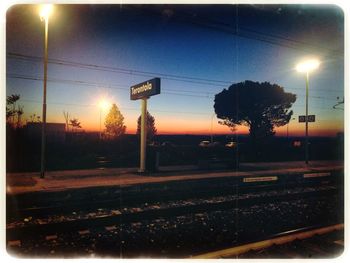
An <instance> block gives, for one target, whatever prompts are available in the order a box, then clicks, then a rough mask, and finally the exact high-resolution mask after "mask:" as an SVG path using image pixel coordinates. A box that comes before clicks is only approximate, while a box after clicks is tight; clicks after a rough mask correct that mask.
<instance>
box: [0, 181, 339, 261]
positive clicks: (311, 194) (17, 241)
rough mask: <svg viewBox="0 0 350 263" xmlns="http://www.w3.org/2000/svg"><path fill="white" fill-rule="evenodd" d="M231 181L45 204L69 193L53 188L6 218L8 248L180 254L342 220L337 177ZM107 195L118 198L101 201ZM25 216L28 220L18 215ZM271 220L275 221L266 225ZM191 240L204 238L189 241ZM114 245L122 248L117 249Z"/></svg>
mask: <svg viewBox="0 0 350 263" xmlns="http://www.w3.org/2000/svg"><path fill="white" fill-rule="evenodd" d="M338 178H339V177H338ZM235 180H236V181H235ZM235 180H227V179H225V180H221V179H220V180H204V181H202V182H201V183H199V184H198V182H193V184H191V182H190V183H189V182H186V183H185V187H184V184H181V183H175V184H163V185H160V184H151V185H146V186H141V187H140V186H136V187H135V186H134V187H129V188H124V189H118V188H110V189H108V191H106V192H105V193H104V194H102V195H99V196H98V198H93V199H88V200H87V201H84V196H86V195H88V194H91V191H86V192H84V194H83V196H80V195H79V194H77V195H76V196H73V197H72V196H70V197H69V199H65V200H64V202H66V203H67V202H68V203H69V204H68V205H64V203H62V202H59V201H58V200H54V202H53V203H54V205H52V206H47V205H46V204H47V203H49V202H50V201H52V200H53V198H56V199H59V198H60V197H62V196H65V195H67V193H58V194H57V196H55V195H54V193H53V194H52V196H51V197H50V198H49V200H44V201H43V202H41V203H40V202H39V204H38V206H37V207H34V206H33V203H31V202H22V203H21V202H20V205H19V207H20V208H21V209H19V210H18V211H17V212H14V214H9V215H8V217H7V229H6V240H7V247H8V249H10V250H13V249H14V251H17V252H19V253H23V254H21V255H22V256H23V255H29V256H30V255H33V253H34V254H40V255H44V256H47V255H50V253H51V252H52V251H56V250H57V251H60V252H59V253H61V256H67V255H72V256H82V255H102V256H113V257H115V256H116V257H135V256H136V257H139V256H140V254H139V253H140V248H142V249H143V253H146V254H143V255H144V256H146V257H159V256H162V255H163V257H177V258H178V257H188V256H190V255H196V254H197V255H199V254H202V253H203V252H205V251H208V250H212V251H214V250H215V249H222V248H224V247H227V245H228V244H230V243H232V242H233V243H234V244H235V245H238V244H242V242H243V243H247V242H248V241H252V240H253V239H254V238H255V237H256V235H257V233H258V231H262V232H261V233H260V234H259V236H260V237H262V238H267V237H270V236H271V235H275V234H276V233H281V232H285V231H287V230H293V229H296V228H300V227H306V226H308V224H311V225H313V226H315V225H319V224H326V225H329V224H336V223H342V222H343V216H342V213H343V212H342V209H343V196H344V194H343V185H342V182H341V181H339V180H338V179H336V177H327V178H319V179H317V178H316V180H315V179H314V178H312V179H309V178H308V179H307V180H296V181H295V180H288V178H287V177H286V178H285V180H279V181H278V182H277V183H276V182H272V183H271V182H256V183H243V180H241V181H240V183H237V179H236V178H235ZM182 187H184V188H185V189H183V190H181V188H182ZM188 189H192V191H189V190H188ZM90 190H91V189H90ZM95 190H96V191H98V189H95ZM104 190H106V189H104ZM84 191H85V190H84ZM120 191H121V192H120ZM69 194H70V193H68V195H69ZM106 196H107V197H116V198H110V199H108V200H103V198H106ZM39 197H40V195H39V196H37V197H36V198H34V201H35V200H37V198H39ZM74 197H77V198H74ZM22 198H23V197H22ZM23 200H24V199H23ZM102 207H103V209H101V208H102ZM310 208H311V209H310ZM8 211H11V210H8ZM91 211H93V212H92V213H90V212H91ZM96 211H99V212H96ZM101 211H102V212H101ZM325 211H327V212H329V214H328V213H326V212H325ZM331 211H333V212H331ZM11 212H13V211H11ZM51 215H52V217H51ZM27 216H30V218H31V219H30V220H27V222H24V221H25V220H26V219H27V218H26V217H27ZM52 218H53V219H54V220H53V219H52ZM57 218H58V219H57ZM23 219H24V220H23ZM271 220H273V222H276V226H275V225H272V226H269V227H266V224H269V222H270V221H271ZM192 239H198V240H197V241H196V242H197V243H202V244H201V245H198V246H195V245H194V243H196V242H192ZM95 243H96V244H95ZM72 244H73V245H72ZM40 247H48V248H50V249H51V250H48V251H44V250H40V249H39V248H40ZM70 247H72V248H73V247H74V248H75V250H73V249H71V250H69V249H70ZM162 247H163V248H162ZM119 248H120V250H121V251H122V255H118V254H117V252H116V251H118V249H119ZM180 249H181V250H180ZM67 251H68V252H67ZM87 251H90V252H87ZM57 253H58V252H57ZM67 253H68V254H67ZM87 253H88V254H87ZM147 253H148V254H147ZM57 255H58V254H57Z"/></svg>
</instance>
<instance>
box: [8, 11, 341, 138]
mask: <svg viewBox="0 0 350 263" xmlns="http://www.w3.org/2000/svg"><path fill="white" fill-rule="evenodd" d="M38 9H39V7H38V6H37V5H15V6H12V7H11V8H10V9H9V10H8V12H7V17H6V19H7V21H6V52H7V60H6V67H7V69H6V70H7V78H6V89H7V91H6V92H7V95H10V94H20V96H21V99H20V101H19V104H21V105H23V106H24V112H25V114H24V119H29V116H30V115H32V114H36V115H41V111H42V110H41V108H42V89H43V84H42V78H43V63H42V60H41V59H40V58H41V57H42V56H43V50H44V47H43V44H44V42H43V41H44V23H43V22H41V21H40V18H39V15H38V12H39V11H38ZM308 57H317V58H319V59H320V60H321V65H320V68H319V69H317V70H316V71H315V72H313V73H312V74H311V75H310V98H309V105H310V108H309V114H315V115H316V122H315V123H312V124H311V125H310V135H335V134H336V133H337V132H339V131H342V130H343V128H344V123H343V122H344V111H343V110H341V109H333V106H334V105H335V104H337V103H338V102H340V101H342V100H343V97H344V14H343V12H342V10H341V9H339V8H338V7H336V6H332V5H322V6H321V5H186V6H184V5H56V6H55V9H54V13H53V15H52V17H50V22H49V60H50V62H51V63H49V64H48V80H49V81H48V93H47V103H48V113H47V121H48V122H61V123H63V122H64V117H63V111H68V112H69V113H70V115H71V116H72V117H75V118H78V119H79V121H81V124H82V127H83V128H84V129H85V130H86V131H92V130H96V131H97V130H98V129H99V120H100V119H99V118H100V109H99V107H98V105H97V104H98V101H99V100H100V99H101V98H104V97H105V98H108V100H109V101H110V102H111V103H116V104H117V106H118V107H119V108H120V110H121V112H122V114H123V115H124V118H125V124H126V126H127V133H134V132H135V130H136V121H137V118H138V116H139V115H140V104H141V103H140V101H131V100H130V95H129V94H130V91H129V88H130V86H132V85H135V84H137V83H140V82H143V81H145V80H148V79H151V78H153V77H160V78H161V94H160V95H157V96H153V97H151V98H150V100H149V103H148V109H149V112H150V113H151V114H152V115H153V116H154V117H155V119H156V126H157V129H158V132H159V133H183V134H209V133H210V129H211V122H212V120H213V124H214V126H213V127H214V133H230V130H229V128H227V127H226V126H222V125H220V124H218V120H217V119H216V117H215V116H214V117H213V114H214V108H213V104H214V96H215V94H216V93H219V92H221V91H222V90H223V89H224V88H228V87H229V86H230V85H231V84H233V83H236V82H241V81H244V80H253V81H259V82H263V81H268V82H271V83H276V84H278V85H281V86H283V87H284V88H285V91H287V92H292V93H295V94H296V95H297V101H296V102H295V104H294V106H293V108H292V110H293V111H294V115H293V116H292V118H295V120H292V121H291V123H290V124H289V132H290V134H295V135H302V134H303V132H304V124H302V123H298V115H303V114H305V76H304V75H303V74H301V73H298V72H296V71H295V66H296V64H297V63H299V62H300V61H302V60H303V59H305V58H308ZM105 114H106V112H103V115H105ZM238 132H239V133H245V132H247V128H242V127H239V129H238ZM277 134H278V135H285V134H286V126H284V127H281V128H279V129H277Z"/></svg>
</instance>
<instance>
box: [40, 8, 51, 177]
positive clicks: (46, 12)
mask: <svg viewBox="0 0 350 263" xmlns="http://www.w3.org/2000/svg"><path fill="white" fill-rule="evenodd" d="M52 11H53V5H49V4H48V5H42V6H41V7H40V12H39V15H40V19H41V21H44V22H45V40H44V91H43V122H42V128H41V172H40V177H41V178H44V177H45V146H46V83H47V56H48V52H47V46H48V33H49V17H50V15H51V13H52Z"/></svg>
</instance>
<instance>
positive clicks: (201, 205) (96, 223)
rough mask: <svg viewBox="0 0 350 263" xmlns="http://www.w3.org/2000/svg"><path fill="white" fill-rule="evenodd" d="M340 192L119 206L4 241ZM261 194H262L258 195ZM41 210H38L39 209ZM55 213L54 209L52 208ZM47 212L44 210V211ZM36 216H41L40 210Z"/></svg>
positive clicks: (32, 227) (34, 227)
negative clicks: (146, 205) (104, 212)
mask: <svg viewBox="0 0 350 263" xmlns="http://www.w3.org/2000/svg"><path fill="white" fill-rule="evenodd" d="M338 193H339V191H338V189H337V188H334V187H323V189H321V190H317V191H316V190H314V189H312V188H311V189H310V190H309V191H303V192H294V193H293V192H291V191H286V192H285V193H283V194H280V193H275V194H272V195H267V196H263V197H262V196H261V195H255V196H247V197H245V198H240V197H242V193H240V196H233V197H232V198H231V199H229V200H225V199H224V200H218V201H214V202H213V201H212V200H210V199H209V200H205V199H204V200H203V199H202V200H201V201H199V202H198V200H197V202H196V201H194V200H191V199H190V200H185V201H184V203H183V204H180V205H179V204H176V206H172V205H168V206H166V207H162V208H161V207H159V206H157V205H152V204H150V205H149V207H148V208H146V209H145V208H142V209H141V208H139V207H136V208H132V209H131V211H130V210H129V211H126V212H124V211H123V209H120V207H118V208H119V209H118V210H112V214H111V215H108V214H107V215H96V216H95V217H93V218H76V219H74V220H64V221H61V222H53V223H52V222H51V223H45V222H43V221H42V220H39V221H38V222H37V223H35V222H34V221H33V222H34V223H30V224H27V225H23V226H20V227H8V228H7V230H6V232H7V233H6V234H7V239H8V240H15V239H21V238H27V237H33V236H35V235H50V234H58V233H64V232H71V231H78V230H79V229H89V228H94V227H101V226H102V227H103V226H111V225H115V224H120V222H124V223H126V222H127V223H129V222H137V221H140V220H152V219H155V218H159V217H174V216H179V215H184V214H191V213H202V212H208V211H222V210H226V209H231V208H236V209H239V208H243V207H247V206H253V205H259V204H263V203H271V202H282V201H291V200H297V199H306V198H314V199H315V198H318V197H319V196H322V197H325V196H332V195H336V194H338ZM260 194H261V192H260ZM74 208H75V209H74V210H75V211H78V210H79V207H74ZM39 210H40V209H39ZM55 210H56V209H55ZM44 211H47V208H44ZM38 214H43V212H42V211H40V213H38Z"/></svg>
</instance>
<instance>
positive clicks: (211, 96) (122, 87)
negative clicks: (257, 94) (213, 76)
mask: <svg viewBox="0 0 350 263" xmlns="http://www.w3.org/2000/svg"><path fill="white" fill-rule="evenodd" d="M7 77H8V78H14V79H24V80H33V81H42V80H43V79H42V77H35V76H28V75H20V74H11V73H8V74H7ZM47 81H48V82H54V83H62V84H72V85H79V86H87V87H91V88H96V87H104V88H109V89H118V90H123V91H127V92H129V91H130V89H129V87H128V86H127V85H117V84H110V83H97V82H88V81H83V80H67V79H56V78H49V79H48V80H47ZM162 93H164V94H169V95H176V96H185V97H198V98H208V99H214V97H215V93H213V92H203V93H202V94H198V91H190V90H187V91H179V90H173V89H163V91H162ZM191 93H192V94H191ZM299 96H302V97H305V95H299ZM309 98H314V99H321V100H329V101H334V100H335V98H334V99H331V98H330V97H322V96H309Z"/></svg>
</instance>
